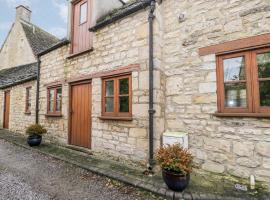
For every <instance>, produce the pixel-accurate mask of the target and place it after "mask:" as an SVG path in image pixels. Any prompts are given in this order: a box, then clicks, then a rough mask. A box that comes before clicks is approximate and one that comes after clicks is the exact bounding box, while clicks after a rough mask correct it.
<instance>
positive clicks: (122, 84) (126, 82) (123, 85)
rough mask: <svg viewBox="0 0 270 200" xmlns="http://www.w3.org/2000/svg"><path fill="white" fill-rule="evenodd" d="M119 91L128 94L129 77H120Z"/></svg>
mask: <svg viewBox="0 0 270 200" xmlns="http://www.w3.org/2000/svg"><path fill="white" fill-rule="evenodd" d="M119 88H120V89H119V91H120V92H119V93H120V95H121V94H128V90H129V79H128V78H125V79H120V80H119Z"/></svg>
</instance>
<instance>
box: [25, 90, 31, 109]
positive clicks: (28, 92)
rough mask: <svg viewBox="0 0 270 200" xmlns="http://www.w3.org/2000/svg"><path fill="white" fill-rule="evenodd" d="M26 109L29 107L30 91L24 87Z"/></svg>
mask: <svg viewBox="0 0 270 200" xmlns="http://www.w3.org/2000/svg"><path fill="white" fill-rule="evenodd" d="M26 98H27V99H26V109H27V111H29V110H30V108H31V92H30V88H27V89H26Z"/></svg>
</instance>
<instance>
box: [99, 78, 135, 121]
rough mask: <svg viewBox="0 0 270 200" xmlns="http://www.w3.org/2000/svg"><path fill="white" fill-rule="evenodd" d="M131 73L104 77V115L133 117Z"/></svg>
mask: <svg viewBox="0 0 270 200" xmlns="http://www.w3.org/2000/svg"><path fill="white" fill-rule="evenodd" d="M131 102H132V96H131V75H125V76H118V77H112V78H106V79H103V92H102V116H111V117H131V116H132V112H131Z"/></svg>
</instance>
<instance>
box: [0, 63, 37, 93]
mask: <svg viewBox="0 0 270 200" xmlns="http://www.w3.org/2000/svg"><path fill="white" fill-rule="evenodd" d="M37 73H38V63H31V64H26V65H21V66H18V67H13V68H8V69H3V70H1V71H0V89H4V88H8V87H11V86H14V85H18V84H22V83H24V82H27V81H31V80H36V79H37Z"/></svg>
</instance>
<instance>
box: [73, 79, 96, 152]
mask: <svg viewBox="0 0 270 200" xmlns="http://www.w3.org/2000/svg"><path fill="white" fill-rule="evenodd" d="M70 110H71V134H70V143H71V144H72V145H76V146H81V147H86V148H90V147H91V84H82V85H74V86H72V88H71V108H70Z"/></svg>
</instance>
